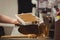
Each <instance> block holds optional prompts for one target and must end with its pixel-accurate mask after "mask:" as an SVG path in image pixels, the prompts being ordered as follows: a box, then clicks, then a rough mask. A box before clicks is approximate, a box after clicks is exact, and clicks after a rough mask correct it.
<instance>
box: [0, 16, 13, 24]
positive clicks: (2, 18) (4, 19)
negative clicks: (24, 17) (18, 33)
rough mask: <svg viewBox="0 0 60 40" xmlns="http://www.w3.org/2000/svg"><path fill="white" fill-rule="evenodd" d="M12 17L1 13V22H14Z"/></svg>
mask: <svg viewBox="0 0 60 40" xmlns="http://www.w3.org/2000/svg"><path fill="white" fill-rule="evenodd" d="M12 20H13V19H12V18H10V17H8V16H5V15H0V22H5V23H12Z"/></svg>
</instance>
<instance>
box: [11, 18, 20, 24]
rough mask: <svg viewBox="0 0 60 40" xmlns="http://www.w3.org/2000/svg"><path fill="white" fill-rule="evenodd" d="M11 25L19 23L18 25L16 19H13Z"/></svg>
mask: <svg viewBox="0 0 60 40" xmlns="http://www.w3.org/2000/svg"><path fill="white" fill-rule="evenodd" d="M12 24H20V23H19V21H18V20H17V19H13V20H12Z"/></svg>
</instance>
